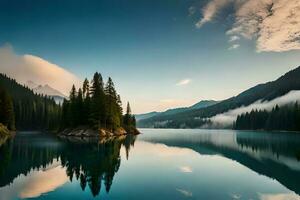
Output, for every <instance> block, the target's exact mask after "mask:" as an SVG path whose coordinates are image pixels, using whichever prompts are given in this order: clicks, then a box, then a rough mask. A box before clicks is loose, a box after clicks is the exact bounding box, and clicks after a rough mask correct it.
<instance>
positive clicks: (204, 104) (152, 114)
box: [135, 100, 218, 121]
mask: <svg viewBox="0 0 300 200" xmlns="http://www.w3.org/2000/svg"><path fill="white" fill-rule="evenodd" d="M216 103H218V101H214V100H202V101H199V102H198V103H196V104H194V105H192V106H190V107H180V108H172V109H168V110H166V111H164V112H156V111H154V112H149V113H145V114H137V115H135V118H136V120H137V121H140V120H145V119H148V118H151V117H157V116H167V115H174V114H178V113H181V112H184V111H188V110H196V109H200V108H205V107H208V106H211V105H214V104H216Z"/></svg>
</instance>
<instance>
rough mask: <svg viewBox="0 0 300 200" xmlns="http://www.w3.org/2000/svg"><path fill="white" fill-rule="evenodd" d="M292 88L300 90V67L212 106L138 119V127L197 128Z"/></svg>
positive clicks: (285, 92)
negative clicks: (206, 121) (220, 115)
mask: <svg viewBox="0 0 300 200" xmlns="http://www.w3.org/2000/svg"><path fill="white" fill-rule="evenodd" d="M292 90H300V67H298V68H296V69H294V70H291V71H289V72H287V73H286V74H284V75H283V76H281V77H279V78H278V79H276V80H274V81H270V82H267V83H263V84H259V85H256V86H254V87H252V88H250V89H248V90H246V91H244V92H242V93H240V94H238V95H237V96H234V97H231V98H229V99H226V100H223V101H220V102H217V103H216V104H213V105H210V106H206V107H202V108H196V109H187V110H183V111H182V112H177V113H176V112H175V113H172V114H168V115H160V114H158V115H153V116H151V117H149V118H144V119H141V120H139V121H138V127H159V128H197V127H201V126H202V125H203V123H205V122H204V121H205V119H207V118H210V117H213V116H215V115H217V114H220V113H224V112H227V111H229V110H232V109H235V108H239V107H241V106H248V105H250V104H252V103H254V102H256V101H258V100H261V101H270V100H272V99H275V98H277V97H280V96H283V95H285V94H287V93H288V92H290V91H292Z"/></svg>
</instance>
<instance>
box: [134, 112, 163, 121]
mask: <svg viewBox="0 0 300 200" xmlns="http://www.w3.org/2000/svg"><path fill="white" fill-rule="evenodd" d="M159 113H160V112H156V111H154V112H149V113H144V114H137V115H134V116H135V119H136V121H139V120H142V119H148V118H150V117H154V116H156V115H158V114H159Z"/></svg>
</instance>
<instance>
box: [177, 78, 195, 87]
mask: <svg viewBox="0 0 300 200" xmlns="http://www.w3.org/2000/svg"><path fill="white" fill-rule="evenodd" d="M191 81H192V80H191V79H183V80H181V81H179V82H178V83H176V85H177V86H182V85H187V84H189V83H191Z"/></svg>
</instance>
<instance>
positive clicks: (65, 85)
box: [0, 45, 81, 95]
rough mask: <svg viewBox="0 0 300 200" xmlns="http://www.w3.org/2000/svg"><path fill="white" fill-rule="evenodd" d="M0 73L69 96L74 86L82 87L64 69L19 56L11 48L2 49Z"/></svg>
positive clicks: (29, 56) (39, 59) (35, 57)
mask: <svg viewBox="0 0 300 200" xmlns="http://www.w3.org/2000/svg"><path fill="white" fill-rule="evenodd" d="M0 72H1V73H4V74H7V75H8V76H10V77H12V78H14V79H16V80H17V81H18V82H19V83H22V84H25V83H26V82H27V81H29V80H30V81H33V82H35V83H37V84H42V85H45V84H48V85H50V86H51V87H53V88H55V89H57V90H59V91H61V92H62V93H64V94H65V95H68V93H69V91H70V88H71V86H72V84H75V85H76V86H79V85H80V82H81V81H80V80H79V79H78V78H77V77H76V76H75V75H74V74H72V73H71V72H69V71H67V70H65V69H64V68H62V67H60V66H58V65H55V64H53V63H50V62H48V61H46V60H44V59H42V58H40V57H37V56H34V55H17V54H16V53H15V52H14V51H13V49H12V47H11V46H8V45H7V46H4V47H1V48H0Z"/></svg>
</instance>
